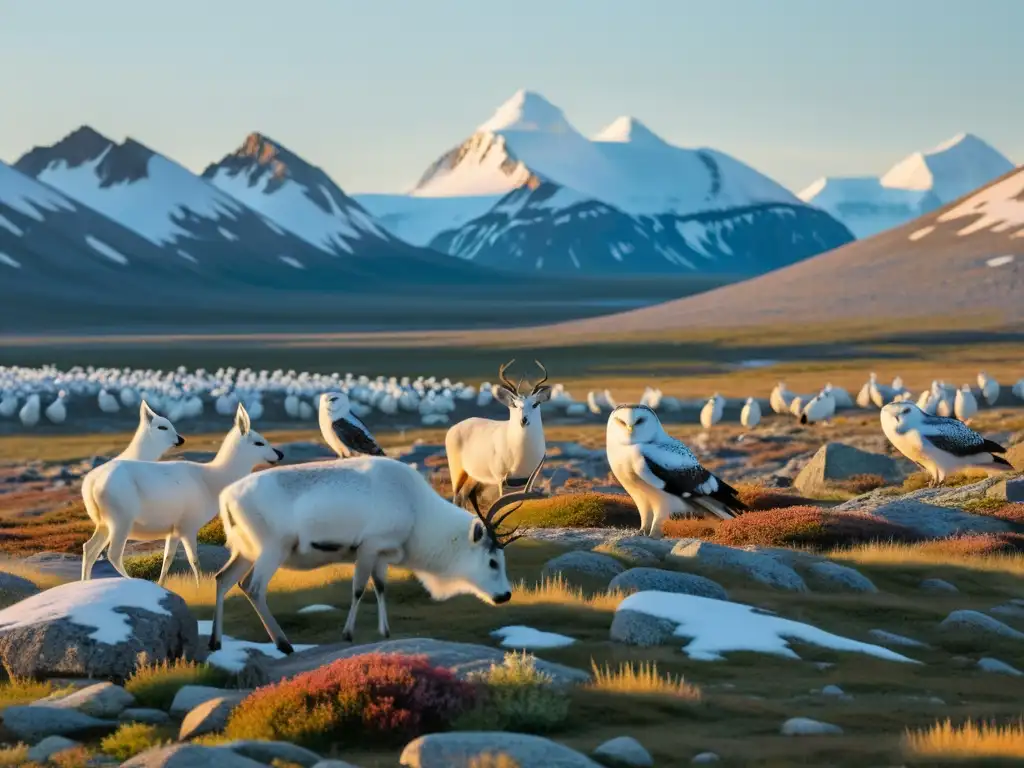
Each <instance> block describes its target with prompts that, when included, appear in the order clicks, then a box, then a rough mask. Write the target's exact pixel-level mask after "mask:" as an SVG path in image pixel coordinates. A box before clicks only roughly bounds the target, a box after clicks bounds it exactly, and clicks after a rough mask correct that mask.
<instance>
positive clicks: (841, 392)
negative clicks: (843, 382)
mask: <svg viewBox="0 0 1024 768" xmlns="http://www.w3.org/2000/svg"><path fill="white" fill-rule="evenodd" d="M824 391H825V392H828V393H830V394H831V395H832V399H833V400H835V401H836V408H853V398H852V397H850V393H849V392H847V391H846V390H845V389H843V388H842V387H834V386H832V382H829V383H828V384H826V385H825V389H824Z"/></svg>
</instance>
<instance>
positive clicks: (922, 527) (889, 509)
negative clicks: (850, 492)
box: [832, 497, 1011, 539]
mask: <svg viewBox="0 0 1024 768" xmlns="http://www.w3.org/2000/svg"><path fill="white" fill-rule="evenodd" d="M854 501H856V499H855V500H854ZM852 503H853V502H847V504H852ZM847 504H842V505H840V506H838V507H836V508H835V509H833V510H832V512H833V513H834V514H843V513H845V512H847V511H857V512H862V511H867V510H858V509H855V508H852V507H851V508H847ZM870 511H871V513H872V514H874V515H877V516H879V517H884V518H885V519H886V520H888V521H889V522H891V523H896V524H898V525H902V526H905V527H907V528H910V529H911V530H913V531H915V532H916V533H917V534H919V535H920V536H924V537H927V538H931V539H943V538H947V537H949V536H956V535H957V534H962V533H1003V532H1005V531H1009V530H1010V528H1011V526H1010V524H1009V523H1007V522H1005V521H1004V520H1000V519H999V518H997V517H989V516H985V515H974V514H971V513H970V512H964V511H963V510H962V509H957V508H955V507H948V506H941V505H938V504H932V503H929V502H925V501H920V500H918V499H913V498H909V497H905V498H902V499H897V500H895V501H889V502H888V503H887V504H881V505H879V506H877V507H875V508H874V509H872V510H870Z"/></svg>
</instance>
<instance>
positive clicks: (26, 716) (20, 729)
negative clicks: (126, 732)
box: [0, 706, 118, 743]
mask: <svg viewBox="0 0 1024 768" xmlns="http://www.w3.org/2000/svg"><path fill="white" fill-rule="evenodd" d="M0 719H2V720H3V725H4V730H6V731H7V732H8V733H10V734H12V735H13V736H14V737H15V738H16V739H18V740H19V741H25V742H28V743H35V742H38V741H41V740H42V739H45V738H46V737H47V736H80V737H86V736H93V735H98V734H104V733H109V732H110V731H113V730H114V729H115V728H117V726H118V724H117V723H115V722H111V721H109V720H100V719H99V718H97V717H90V716H89V715H83V714H82V713H81V712H78V711H76V710H74V709H58V708H57V707H44V706H15V707H7V709H5V710H4V711H3V713H2V714H0Z"/></svg>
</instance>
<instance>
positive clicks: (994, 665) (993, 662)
mask: <svg viewBox="0 0 1024 768" xmlns="http://www.w3.org/2000/svg"><path fill="white" fill-rule="evenodd" d="M978 669H982V670H984V671H986V672H998V673H1000V674H1004V675H1013V676H1014V677H1024V672H1021V671H1020V670H1019V669H1017V668H1016V667H1011V666H1010V665H1009V664H1007V663H1006V662H1005V661H1000V660H999V659H993V658H990V657H987V656H986V657H984V658H981V659H978Z"/></svg>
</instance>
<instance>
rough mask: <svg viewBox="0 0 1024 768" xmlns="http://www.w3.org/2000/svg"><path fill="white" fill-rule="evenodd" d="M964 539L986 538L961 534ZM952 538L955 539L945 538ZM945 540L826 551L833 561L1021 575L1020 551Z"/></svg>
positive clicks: (1023, 556) (1023, 569) (1023, 571)
mask: <svg viewBox="0 0 1024 768" xmlns="http://www.w3.org/2000/svg"><path fill="white" fill-rule="evenodd" d="M962 538H964V539H972V538H979V539H980V538H984V539H985V540H988V537H962ZM946 541H955V540H946ZM944 545H945V541H937V542H921V543H917V544H901V543H896V542H874V543H869V544H860V545H858V546H855V547H851V548H849V549H837V550H835V551H833V552H831V553H829V557H831V558H832V559H834V560H843V561H846V562H849V563H851V564H854V565H884V566H895V567H900V566H907V565H918V566H920V565H924V566H929V565H930V566H937V565H955V566H958V567H961V568H966V569H969V570H972V571H983V572H990V573H1005V574H1011V575H1015V576H1024V554H1022V553H1020V552H1001V551H997V552H992V551H988V552H982V553H979V552H978V551H976V550H974V551H971V550H970V549H966V548H960V549H957V548H955V547H952V546H944Z"/></svg>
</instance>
